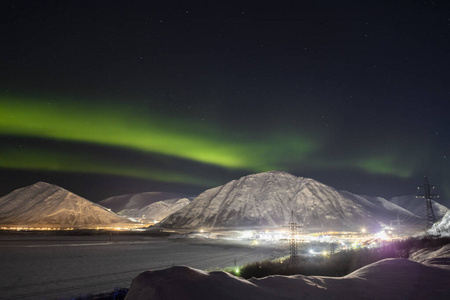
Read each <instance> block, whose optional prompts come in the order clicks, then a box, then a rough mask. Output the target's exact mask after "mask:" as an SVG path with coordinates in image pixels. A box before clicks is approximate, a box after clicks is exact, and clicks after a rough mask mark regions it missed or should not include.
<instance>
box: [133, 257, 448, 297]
mask: <svg viewBox="0 0 450 300" xmlns="http://www.w3.org/2000/svg"><path fill="white" fill-rule="evenodd" d="M449 276H450V269H446V268H440V267H434V266H428V265H424V264H421V263H417V262H413V261H410V260H407V259H385V260H382V261H379V262H376V263H373V264H370V265H368V266H365V267H363V268H361V269H359V270H357V271H355V272H353V273H351V274H349V275H347V276H344V277H336V278H333V277H323V276H302V275H295V276H268V277H265V278H260V279H255V278H252V279H250V280H243V279H240V278H237V277H235V276H233V275H230V274H227V273H224V272H211V273H206V272H203V271H200V270H196V269H192V268H189V267H172V268H168V269H164V270H159V271H147V272H144V273H141V274H139V275H138V276H137V277H136V278H135V279H133V282H132V283H131V288H130V291H129V293H128V295H127V297H126V300H130V299H132V300H144V299H154V300H168V299H185V300H194V299H215V300H219V299H234V300H239V299H242V300H251V299H255V300H269V299H270V300H272V299H284V300H288V299H346V298H351V299H449V297H450V289H448V278H449Z"/></svg>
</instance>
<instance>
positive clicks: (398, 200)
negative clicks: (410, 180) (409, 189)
mask: <svg viewBox="0 0 450 300" xmlns="http://www.w3.org/2000/svg"><path fill="white" fill-rule="evenodd" d="M389 201H390V202H392V203H394V204H396V205H398V206H400V207H403V208H404V209H406V210H409V211H410V212H412V213H414V214H415V215H417V216H419V217H422V218H424V219H426V217H427V206H426V204H425V199H423V198H416V196H413V195H411V196H401V197H394V198H391V199H389ZM431 205H432V206H433V212H434V215H435V217H436V219H437V220H439V219H441V218H442V217H443V216H444V215H445V213H446V212H447V211H448V210H449V209H448V208H447V207H446V206H444V205H442V204H440V203H438V202H436V201H434V200H431Z"/></svg>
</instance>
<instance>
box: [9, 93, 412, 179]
mask: <svg viewBox="0 0 450 300" xmlns="http://www.w3.org/2000/svg"><path fill="white" fill-rule="evenodd" d="M0 134H3V135H9V136H20V137H32V138H46V139H54V140H60V141H70V142H75V143H76V142H82V143H89V144H96V145H101V146H105V147H119V148H124V149H130V150H132V151H139V152H143V153H147V154H158V155H164V156H167V157H169V158H170V157H176V158H179V159H185V160H189V161H193V162H197V163H203V164H207V165H211V166H216V167H221V168H226V169H230V170H246V171H249V172H264V171H270V170H284V171H288V172H289V171H292V170H296V169H297V170H298V169H301V168H305V169H316V170H317V169H320V170H324V169H327V168H343V169H356V170H360V171H364V172H366V173H370V174H378V175H390V176H397V177H400V178H407V177H410V176H412V175H413V173H414V170H416V167H417V161H415V160H416V158H415V157H414V156H413V154H412V153H409V154H408V153H406V154H404V153H405V151H401V150H400V149H401V148H402V147H401V146H399V145H398V143H396V142H395V141H394V142H393V141H391V142H389V143H388V142H386V143H385V145H384V148H385V149H384V152H383V153H381V154H377V155H371V154H369V155H366V153H370V151H366V152H364V148H362V146H361V149H358V150H357V151H356V153H351V152H349V153H350V155H351V156H346V157H343V156H342V155H341V156H337V157H329V156H328V155H329V153H330V152H331V151H330V149H328V148H325V147H332V146H330V145H327V143H326V140H325V137H322V136H319V135H318V134H316V135H314V136H313V135H312V134H313V133H310V134H305V133H301V132H300V133H298V132H293V131H292V130H289V129H288V130H286V128H285V127H282V126H281V125H280V126H279V127H276V128H273V130H272V131H271V132H266V133H264V135H262V134H261V133H253V132H249V131H248V130H247V129H246V128H242V130H239V131H237V130H236V129H235V128H234V129H231V128H230V127H227V126H225V125H224V124H222V125H220V124H218V123H214V122H208V121H201V120H195V119H187V118H186V117H183V118H181V117H179V116H172V115H168V113H166V114H162V113H160V112H157V111H151V110H148V109H145V108H142V107H137V108H136V107H133V106H132V105H131V104H130V105H128V106H127V105H126V104H124V103H121V104H115V103H114V102H106V101H91V102H89V101H75V100H67V99H62V100H61V99H59V98H52V97H48V98H45V99H44V98H36V99H35V98H19V97H5V96H0ZM53 152H55V153H51V154H48V153H45V152H44V151H39V150H36V151H35V152H30V151H25V150H24V151H23V152H22V153H6V152H4V151H2V153H0V167H5V168H13V169H33V170H49V171H73V172H87V173H98V174H111V175H121V176H128V177H135V178H146V179H155V180H160V181H165V182H180V183H192V184H197V185H202V186H206V185H213V184H216V183H212V182H209V183H206V182H205V181H204V180H203V179H200V178H192V177H191V176H187V175H186V174H181V173H174V172H164V171H162V170H144V169H142V168H139V167H137V166H128V165H124V164H120V162H109V163H106V162H105V161H100V160H98V159H97V160H93V159H92V157H89V154H88V153H84V154H82V155H81V156H82V157H83V159H81V158H80V157H75V158H74V157H71V155H74V154H67V153H57V152H56V151H53ZM406 152H408V151H406ZM409 152H411V151H409ZM352 154H353V155H352ZM405 155H406V156H408V155H409V157H405ZM415 163H416V164H415Z"/></svg>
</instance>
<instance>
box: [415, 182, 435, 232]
mask: <svg viewBox="0 0 450 300" xmlns="http://www.w3.org/2000/svg"><path fill="white" fill-rule="evenodd" d="M420 188H423V194H418V195H416V198H425V202H426V205H427V225H426V228H427V229H429V228H431V226H433V224H434V222H436V217H435V216H434V212H433V205H432V202H431V199H432V198H438V197H439V195H438V194H432V193H431V191H430V188H431V189H434V188H435V187H434V186H430V184H429V183H428V179H427V177H426V176H424V177H423V186H418V187H417V189H420Z"/></svg>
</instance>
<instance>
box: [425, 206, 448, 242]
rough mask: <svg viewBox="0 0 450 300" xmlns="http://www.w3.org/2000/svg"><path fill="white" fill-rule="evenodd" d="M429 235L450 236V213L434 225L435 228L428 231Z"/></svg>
mask: <svg viewBox="0 0 450 300" xmlns="http://www.w3.org/2000/svg"><path fill="white" fill-rule="evenodd" d="M428 234H432V235H440V236H450V211H447V213H446V214H445V215H444V217H443V218H442V219H441V220H439V221H437V222H436V223H434V224H433V227H431V228H430V230H428Z"/></svg>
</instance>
